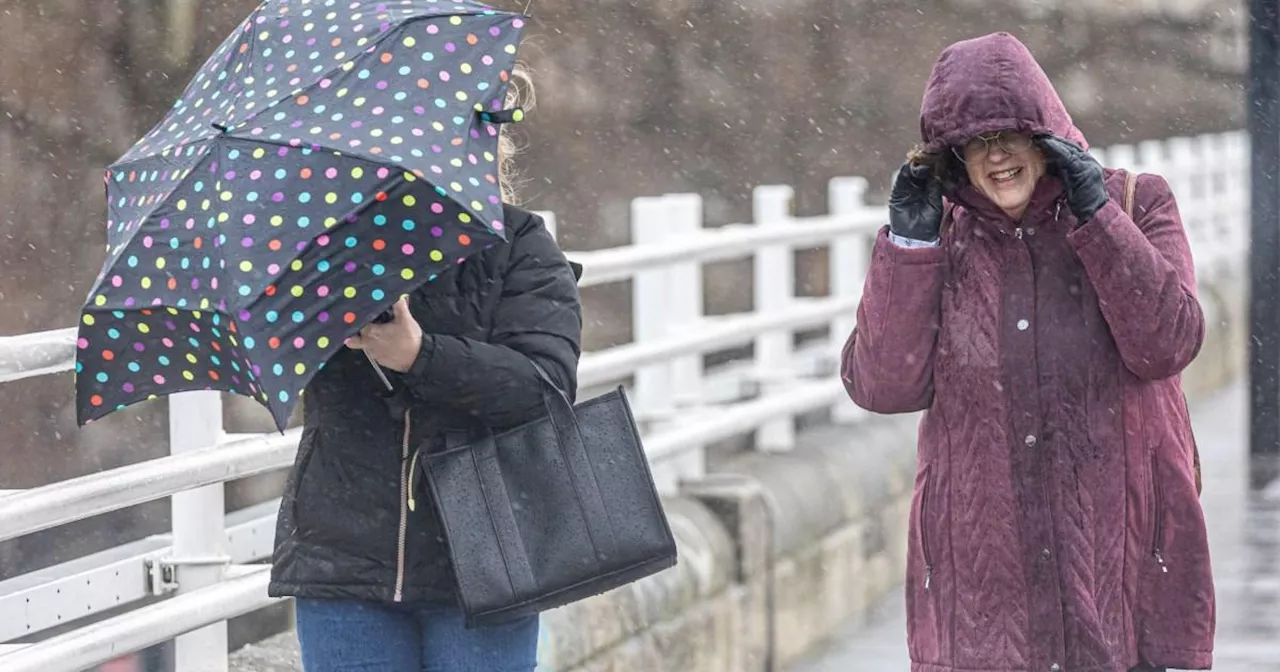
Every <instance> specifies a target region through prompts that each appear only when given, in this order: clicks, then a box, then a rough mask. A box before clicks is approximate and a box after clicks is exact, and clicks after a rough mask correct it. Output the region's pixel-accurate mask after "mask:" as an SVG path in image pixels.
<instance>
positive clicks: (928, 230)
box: [889, 161, 942, 241]
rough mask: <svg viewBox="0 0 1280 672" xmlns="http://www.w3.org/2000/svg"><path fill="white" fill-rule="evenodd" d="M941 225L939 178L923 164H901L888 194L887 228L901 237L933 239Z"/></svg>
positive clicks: (936, 236) (935, 238)
mask: <svg viewBox="0 0 1280 672" xmlns="http://www.w3.org/2000/svg"><path fill="white" fill-rule="evenodd" d="M941 227H942V182H940V181H938V180H935V179H933V169H932V168H930V167H929V166H927V165H915V166H913V165H911V162H909V161H908V162H907V163H904V164H902V168H900V169H899V170H898V176H897V177H895V178H894V180H893V191H891V192H890V194H889V230H890V231H892V232H894V233H895V234H897V235H899V236H902V237H903V238H910V239H912V240H924V241H934V240H937V239H938V230H939V229H940V228H941Z"/></svg>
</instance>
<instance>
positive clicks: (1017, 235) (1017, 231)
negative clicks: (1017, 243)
mask: <svg viewBox="0 0 1280 672" xmlns="http://www.w3.org/2000/svg"><path fill="white" fill-rule="evenodd" d="M1013 237H1014V238H1017V239H1018V240H1022V227H1021V226H1019V227H1018V228H1016V229H1014V230H1013Z"/></svg>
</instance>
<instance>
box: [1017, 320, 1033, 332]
mask: <svg viewBox="0 0 1280 672" xmlns="http://www.w3.org/2000/svg"><path fill="white" fill-rule="evenodd" d="M1030 326H1031V323H1030V322H1028V321H1026V320H1018V331H1026V330H1027V329H1028V328H1029V327H1030Z"/></svg>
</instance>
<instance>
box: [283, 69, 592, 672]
mask: <svg viewBox="0 0 1280 672" xmlns="http://www.w3.org/2000/svg"><path fill="white" fill-rule="evenodd" d="M515 73H516V80H517V82H520V83H522V85H521V86H520V87H519V88H520V89H522V90H526V91H527V90H529V82H528V80H527V79H525V78H524V77H523V76H522V74H521V73H520V71H519V70H517V71H515ZM516 90H517V89H516V88H515V87H513V89H512V92H513V94H512V96H511V98H509V100H508V107H514V106H515V104H516V103H518V102H519V101H518V100H516V96H515V95H514V92H515V91H516ZM510 145H511V143H510V142H509V140H508V141H504V142H502V143H501V144H500V149H499V154H500V156H499V165H500V166H501V168H500V176H499V177H500V182H501V184H502V188H503V195H504V199H503V200H504V201H506V200H508V199H509V198H510V197H511V186H510V179H511V176H510V174H509V172H510V171H509V159H510V154H511V146H510ZM505 223H506V228H507V236H508V241H509V242H508V243H506V244H499V245H495V246H493V247H490V248H489V249H487V250H486V251H484V252H482V253H481V254H480V255H478V256H476V257H473V258H471V259H468V260H467V262H466V263H464V264H461V265H459V266H457V267H456V268H455V269H454V270H452V271H450V272H448V273H445V274H442V275H441V276H440V277H439V278H437V279H436V280H434V281H432V282H429V283H427V284H425V285H422V286H421V288H420V289H418V290H417V291H415V292H413V294H412V295H411V296H409V297H408V299H407V300H401V301H400V302H398V303H396V304H395V309H394V313H393V318H392V319H391V320H390V321H388V322H382V323H376V324H370V325H369V326H367V327H365V328H364V329H363V330H362V331H361V332H360V335H358V336H356V337H355V338H352V339H351V340H350V341H348V343H347V349H345V350H344V351H340V352H339V354H337V355H336V356H335V357H334V358H333V359H331V360H330V361H329V362H328V363H327V365H326V366H325V368H324V370H323V371H321V372H320V373H319V374H317V375H316V377H315V378H314V379H312V381H311V383H310V385H308V387H307V388H306V397H305V398H306V404H305V419H304V429H303V438H302V442H301V447H300V450H299V453H298V458H297V464H296V467H295V469H294V472H293V473H292V475H291V477H290V479H289V483H288V486H287V490H286V493H285V496H284V499H283V501H282V503H281V508H280V518H279V523H278V528H277V532H276V551H275V556H274V559H273V563H274V567H273V570H272V582H271V588H270V590H271V594H272V595H277V596H293V597H296V598H297V600H296V603H297V632H298V639H299V641H300V643H301V646H302V659H303V667H304V668H305V669H306V670H307V672H325V671H327V670H369V671H370V672H372V671H374V670H377V671H378V672H402V671H403V672H410V671H412V672H418V671H420V670H441V671H453V670H458V671H461V670H494V671H506V670H510V671H512V672H514V671H516V670H532V669H534V666H535V664H536V654H537V642H538V619H537V617H531V618H526V619H523V620H519V621H516V622H512V623H509V624H506V625H502V626H497V627H486V628H480V629H476V630H468V629H466V628H465V626H464V621H463V617H462V614H461V613H460V612H459V611H458V610H457V609H456V608H455V607H454V595H453V590H454V582H453V578H452V576H451V573H450V567H449V563H448V559H447V558H448V556H447V552H446V550H445V547H444V544H443V539H442V534H441V530H440V525H439V522H438V521H437V520H436V516H435V514H434V512H433V511H432V507H431V506H430V505H429V504H428V505H425V506H416V505H415V506H412V507H411V506H410V505H411V504H412V503H414V501H415V492H414V490H416V489H420V488H421V485H420V481H418V482H417V483H415V479H414V476H413V470H414V466H413V465H412V464H411V458H410V450H411V449H412V448H414V447H416V446H417V445H418V444H419V442H421V441H422V440H423V439H424V438H425V437H429V436H431V435H432V433H434V432H437V431H439V430H441V429H445V428H462V427H467V426H469V425H470V424H472V423H480V424H483V425H486V426H488V427H493V428H503V427H510V426H514V425H518V424H521V423H523V422H526V421H528V420H532V419H534V418H536V417H538V416H539V415H540V414H542V413H543V406H542V404H543V402H542V399H543V397H542V383H541V381H540V379H539V378H538V376H537V374H536V369H535V368H534V366H532V364H534V363H536V364H537V365H538V366H539V367H541V368H542V369H543V370H544V371H546V372H547V373H548V374H549V375H550V377H551V378H552V379H553V380H554V381H555V382H556V384H557V386H558V387H560V389H562V390H564V391H565V392H567V393H568V394H569V395H571V396H572V395H573V393H574V392H575V391H576V389H577V383H576V378H577V376H576V372H577V363H578V356H579V341H580V336H581V330H582V319H581V309H580V305H579V302H578V292H577V285H576V281H575V278H574V274H573V272H572V270H571V269H570V266H569V264H568V262H567V261H566V260H565V257H564V255H563V254H562V253H561V251H560V249H559V248H558V247H557V245H556V242H555V239H554V238H553V237H552V236H551V234H550V233H549V232H548V231H547V229H546V228H545V227H544V226H543V223H542V221H541V220H540V219H539V218H538V217H536V216H534V215H532V214H531V213H529V212H526V211H524V210H521V209H519V208H516V207H514V206H509V205H508V206H507V207H506V208H505ZM361 350H363V351H364V352H363V353H362V352H359V351H361ZM365 353H367V355H368V356H371V357H372V358H373V359H374V360H376V361H377V362H378V363H379V364H380V365H381V367H382V368H383V369H385V370H387V371H388V372H389V373H388V376H389V378H390V383H391V385H392V386H393V387H395V388H397V389H400V390H402V393H401V394H398V395H396V396H395V397H393V398H390V399H387V398H384V397H383V396H382V395H380V394H379V392H380V391H381V390H382V389H383V383H382V381H381V380H380V379H379V376H378V373H377V372H376V371H375V370H374V369H372V368H371V367H370V366H369V361H368V360H367V359H366V354H365ZM406 409H407V410H408V415H407V417H405V418H404V422H402V421H401V418H402V417H403V414H404V412H405V410H406ZM417 496H418V497H422V498H425V493H422V494H418V495H417Z"/></svg>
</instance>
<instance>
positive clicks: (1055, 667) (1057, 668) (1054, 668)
mask: <svg viewBox="0 0 1280 672" xmlns="http://www.w3.org/2000/svg"><path fill="white" fill-rule="evenodd" d="M1049 672H1062V666H1061V665H1059V664H1057V663H1054V664H1052V665H1050V666H1049Z"/></svg>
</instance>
